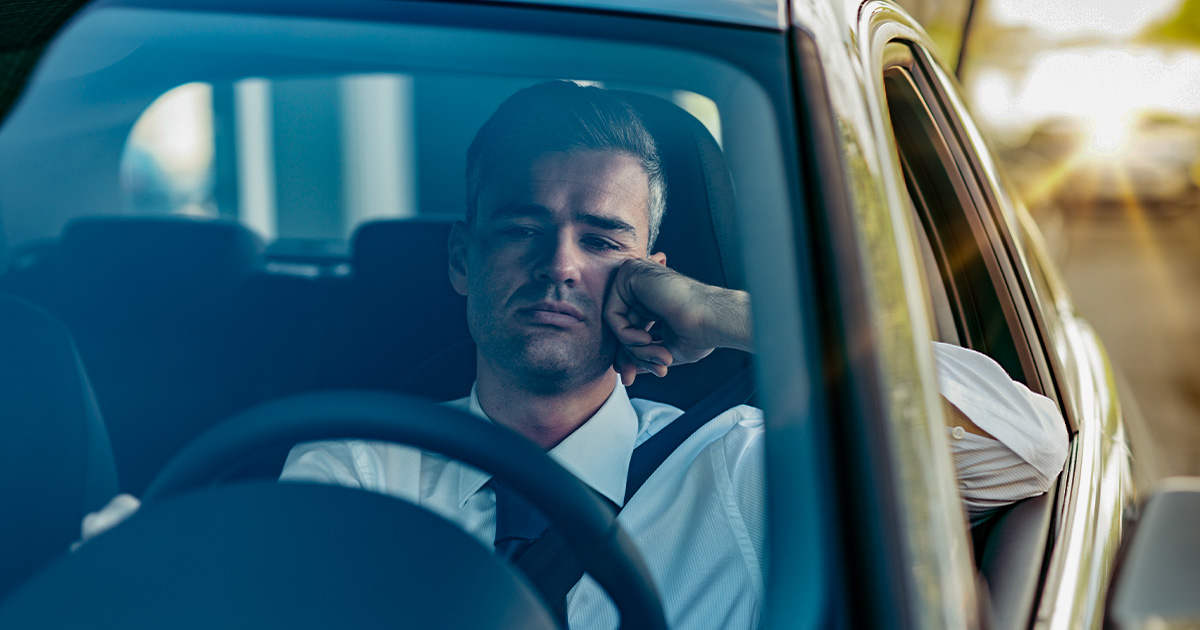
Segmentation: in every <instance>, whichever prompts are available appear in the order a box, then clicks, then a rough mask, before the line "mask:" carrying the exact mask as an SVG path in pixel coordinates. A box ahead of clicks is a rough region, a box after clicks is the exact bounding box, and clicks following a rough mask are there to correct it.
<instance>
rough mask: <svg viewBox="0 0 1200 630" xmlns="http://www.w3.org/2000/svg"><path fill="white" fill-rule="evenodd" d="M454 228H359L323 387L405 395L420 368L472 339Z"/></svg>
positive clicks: (407, 223) (379, 224)
mask: <svg viewBox="0 0 1200 630" xmlns="http://www.w3.org/2000/svg"><path fill="white" fill-rule="evenodd" d="M450 225H451V222H450V221H447V220H436V219H400V220H385V221H373V222H370V223H365V224H363V225H362V226H360V227H359V228H358V230H357V231H356V232H355V234H354V238H353V241H352V243H351V252H352V253H351V256H352V258H351V263H352V267H353V274H352V275H351V276H350V278H349V281H348V283H347V285H346V287H345V291H344V294H343V295H342V296H341V298H342V299H340V300H338V303H337V304H335V305H334V315H333V317H332V318H331V320H330V327H329V330H328V332H329V336H328V337H327V341H326V343H325V346H324V347H325V355H324V356H323V357H322V360H321V362H320V366H319V374H320V376H319V382H320V383H321V384H322V385H323V386H325V387H357V388H372V389H389V390H400V389H402V386H403V383H404V382H405V379H406V378H407V377H408V375H409V374H410V373H411V372H412V371H413V370H414V369H415V368H416V366H417V365H418V364H420V363H421V362H422V361H424V360H425V359H427V358H429V357H430V356H433V355H434V354H436V353H437V352H439V351H440V350H442V349H443V348H444V347H445V346H446V345H447V344H448V343H449V342H450V341H453V340H457V339H462V338H465V337H467V334H468V333H467V323H466V310H467V307H466V299H465V298H463V297H462V296H460V295H458V294H457V293H455V291H454V289H453V288H452V287H451V286H450V280H449V277H448V268H447V253H446V241H447V238H448V237H449V234H450Z"/></svg>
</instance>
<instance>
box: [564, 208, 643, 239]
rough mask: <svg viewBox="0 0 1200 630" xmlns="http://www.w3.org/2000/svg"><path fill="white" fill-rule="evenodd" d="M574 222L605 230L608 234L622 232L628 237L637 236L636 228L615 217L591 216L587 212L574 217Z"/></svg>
mask: <svg viewBox="0 0 1200 630" xmlns="http://www.w3.org/2000/svg"><path fill="white" fill-rule="evenodd" d="M575 220H576V221H579V222H580V223H584V224H586V225H590V226H592V227H594V228H597V229H600V230H607V231H609V232H622V233H625V234H628V235H630V236H637V228H635V227H633V226H632V225H630V224H629V223H626V222H625V221H622V220H620V219H618V218H616V217H606V216H601V215H598V214H591V213H589V212H580V213H577V214H576V215H575Z"/></svg>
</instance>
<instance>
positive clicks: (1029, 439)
mask: <svg viewBox="0 0 1200 630" xmlns="http://www.w3.org/2000/svg"><path fill="white" fill-rule="evenodd" d="M933 356H934V361H935V362H936V364H937V373H938V375H937V377H938V391H940V392H941V394H942V396H944V397H945V398H946V400H949V401H950V402H951V403H952V404H953V405H954V406H955V407H957V408H958V409H959V410H960V411H962V412H963V414H965V415H966V416H967V417H968V418H970V420H971V421H972V422H974V423H975V425H976V426H978V427H979V428H980V429H983V430H984V431H987V432H988V433H989V434H990V435H992V436H993V437H995V438H996V439H994V440H993V439H990V438H987V437H984V436H981V435H975V434H972V433H967V432H965V431H963V430H962V429H961V428H957V429H951V428H949V427H947V431H948V432H949V434H950V447H951V450H952V451H953V454H954V464H955V468H956V469H957V472H958V487H959V492H960V494H961V495H962V500H963V504H964V507H965V508H966V511H967V515H968V517H969V518H970V521H971V525H976V524H978V523H979V522H981V521H983V520H984V519H986V518H987V517H988V516H990V515H991V514H992V513H993V512H995V511H996V510H997V509H999V508H1001V507H1004V506H1005V505H1008V504H1010V503H1013V502H1015V501H1019V500H1021V499H1024V498H1028V497H1033V496H1037V495H1040V494H1043V493H1045V492H1046V491H1048V490H1049V489H1050V488H1051V487H1053V485H1054V482H1055V480H1056V479H1057V478H1058V473H1059V472H1060V471H1062V468H1063V464H1064V463H1065V462H1066V459H1067V447H1068V436H1067V428H1066V422H1065V421H1064V420H1063V416H1062V413H1061V412H1060V411H1059V409H1058V406H1057V405H1055V404H1054V402H1053V401H1051V400H1050V399H1049V398H1046V397H1045V396H1042V395H1040V394H1035V393H1033V392H1031V391H1029V389H1028V388H1027V387H1025V386H1024V385H1022V384H1021V383H1018V382H1016V381H1014V380H1012V379H1011V378H1009V376H1008V374H1007V373H1006V372H1005V371H1004V368H1002V367H1000V365H999V364H998V363H996V362H995V361H994V360H992V358H991V357H988V356H987V355H984V354H981V353H979V352H975V351H974V350H969V349H967V348H962V347H959V346H955V345H952V344H945V343H939V342H934V343H933Z"/></svg>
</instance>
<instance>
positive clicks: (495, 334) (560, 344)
mask: <svg viewBox="0 0 1200 630" xmlns="http://www.w3.org/2000/svg"><path fill="white" fill-rule="evenodd" d="M504 328H505V327H504V325H503V323H502V322H497V321H494V320H493V319H492V318H481V319H477V318H471V325H470V329H471V337H472V338H474V339H475V343H476V346H477V347H478V348H479V351H480V354H481V358H482V360H484V361H487V362H488V363H490V364H491V365H492V367H494V368H497V369H499V370H501V371H502V372H504V373H507V374H509V375H511V376H512V377H513V378H515V379H516V381H517V382H518V383H519V384H520V387H522V388H523V389H526V390H528V391H530V392H532V393H535V394H541V395H552V394H562V393H567V392H571V391H578V390H580V389H581V388H582V387H583V386H584V385H586V384H589V383H592V382H594V381H595V380H596V379H599V378H602V377H603V376H604V375H605V374H606V373H607V372H608V370H609V369H610V368H611V367H612V364H613V358H614V357H615V353H616V338H615V337H614V336H613V334H612V333H611V332H610V331H608V330H601V331H600V334H598V335H587V336H585V337H583V338H569V337H567V335H565V333H564V331H560V330H555V329H553V328H547V329H546V330H545V331H544V332H543V331H540V330H538V329H536V328H534V329H526V330H511V329H509V330H505V329H504Z"/></svg>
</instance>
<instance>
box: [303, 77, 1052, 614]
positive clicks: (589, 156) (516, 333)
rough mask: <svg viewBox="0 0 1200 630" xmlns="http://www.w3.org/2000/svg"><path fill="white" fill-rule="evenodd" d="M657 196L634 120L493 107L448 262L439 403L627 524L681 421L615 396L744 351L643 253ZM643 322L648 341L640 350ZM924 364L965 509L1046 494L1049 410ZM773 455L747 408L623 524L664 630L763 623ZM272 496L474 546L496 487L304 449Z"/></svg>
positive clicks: (600, 107)
mask: <svg viewBox="0 0 1200 630" xmlns="http://www.w3.org/2000/svg"><path fill="white" fill-rule="evenodd" d="M664 198H665V182H664V181H663V176H662V173H661V166H660V164H659V160H658V156H657V151H656V148H655V145H654V140H653V139H652V138H651V137H650V136H649V134H648V133H647V132H646V131H645V128H644V127H643V125H642V123H641V121H640V119H639V118H638V116H637V114H636V113H635V112H634V111H633V110H632V109H631V108H630V107H629V106H628V105H627V104H625V103H624V102H623V101H621V100H620V99H618V98H617V97H615V96H613V95H611V94H610V93H608V92H606V91H604V90H602V89H599V88H594V87H581V86H577V85H575V84H572V83H565V82H556V83H549V84H542V85H537V86H534V87H531V88H527V89H525V90H522V91H520V92H518V93H517V94H515V95H513V96H512V97H510V98H509V99H508V100H507V101H506V102H505V103H504V104H503V105H501V106H500V108H499V109H498V110H497V111H496V112H495V114H493V116H492V117H491V118H490V119H489V120H488V121H487V122H486V123H485V124H484V126H483V127H482V128H481V129H480V131H479V133H478V135H477V136H476V138H475V140H474V142H473V143H472V144H471V147H470V149H469V151H468V157H467V215H466V218H465V220H464V221H461V222H459V223H457V224H455V226H454V228H453V231H452V234H451V237H450V242H449V250H450V269H449V273H450V281H451V283H452V284H453V286H454V288H455V289H456V290H457V291H458V292H459V293H461V294H463V295H465V296H466V297H467V310H468V323H469V326H470V331H471V335H472V337H473V338H474V340H475V342H476V346H477V355H478V367H477V373H476V382H475V386H474V388H473V389H472V392H471V395H470V396H469V397H467V398H464V399H461V400H457V401H454V402H451V403H448V404H449V405H450V406H453V407H456V408H459V409H462V410H464V411H467V412H468V413H471V414H474V415H476V416H478V417H480V418H483V419H487V420H490V421H491V422H494V423H497V424H500V425H503V426H506V427H509V428H511V429H513V430H514V431H517V432H518V433H520V434H522V435H523V436H525V437H527V438H528V439H530V440H532V441H533V442H534V443H536V444H538V445H539V446H541V447H542V448H544V449H547V450H548V451H549V454H550V455H551V456H552V457H554V458H555V459H557V460H558V461H559V462H560V463H561V464H563V465H564V466H565V467H566V468H568V469H569V470H571V471H572V472H573V473H575V474H576V475H577V476H579V477H580V478H581V479H582V480H583V481H584V482H586V483H588V484H589V485H590V486H591V487H592V488H594V489H595V490H596V491H597V492H599V493H600V494H602V495H604V496H605V497H607V498H608V499H610V500H612V501H613V502H614V503H616V504H617V505H622V504H623V503H624V498H625V482H626V473H627V468H628V464H629V457H630V454H631V452H632V451H633V449H634V448H635V447H636V446H637V445H638V444H640V443H641V442H643V441H645V440H646V439H647V438H648V437H650V436H652V435H653V434H654V433H656V432H657V431H658V430H659V429H661V428H662V427H663V426H665V425H666V424H669V423H670V422H671V421H672V420H673V419H675V418H676V417H678V416H679V414H680V413H681V412H680V411H679V410H678V409H675V408H673V407H670V406H669V405H665V404H661V403H655V402H651V401H644V400H630V399H629V398H628V396H627V395H626V393H625V385H628V384H630V383H632V382H633V381H634V379H635V378H637V376H638V375H639V374H646V373H654V374H657V375H659V376H661V375H664V374H666V372H667V370H669V369H670V367H671V366H673V365H678V364H682V363H688V362H692V361H697V360H700V359H702V358H704V357H705V356H706V355H707V354H708V353H709V352H711V351H712V349H713V348H717V347H731V348H739V349H742V350H747V351H750V350H753V339H752V334H751V327H750V321H751V320H750V303H749V298H748V296H747V295H746V294H745V293H744V292H740V291H733V290H729V289H723V288H719V287H712V286H707V285H704V284H701V283H699V282H696V281H694V280H691V279H688V278H686V277H684V276H682V275H680V274H678V273H675V272H673V271H671V270H670V269H668V268H667V267H666V266H665V263H666V256H665V255H664V254H662V253H651V252H652V251H653V249H652V245H653V243H654V239H655V236H656V234H657V231H658V225H659V223H660V222H661V220H662V216H663V212H664ZM653 322H659V325H660V327H661V329H662V337H661V339H660V340H655V339H654V338H652V337H651V335H650V333H648V332H647V329H648V327H649V325H650V324H651V323H653ZM935 355H936V356H937V358H938V367H939V378H940V379H941V381H940V383H941V389H942V391H943V394H944V395H946V396H947V398H948V399H949V400H950V402H951V403H952V404H953V405H954V409H955V410H956V411H955V413H954V414H952V417H953V418H954V420H953V421H952V422H953V423H954V424H955V426H956V428H955V429H954V430H953V433H952V435H953V436H954V437H955V438H957V439H955V440H952V442H953V443H954V445H955V453H956V463H957V466H958V468H959V475H960V479H964V480H966V481H967V483H966V485H965V486H964V488H963V489H964V499H965V501H966V503H967V507H968V510H969V511H971V513H972V514H977V513H983V512H985V511H986V510H988V509H990V508H993V507H995V506H997V505H1003V504H1005V503H1007V502H1011V501H1014V500H1017V499H1020V498H1024V497H1025V496H1031V495H1033V494H1039V493H1041V492H1044V491H1045V490H1046V489H1047V488H1048V487H1049V485H1050V484H1051V483H1053V480H1054V478H1055V476H1056V475H1057V473H1058V471H1059V470H1060V469H1061V466H1062V462H1063V459H1064V458H1065V453H1066V435H1065V429H1064V427H1063V423H1062V419H1061V417H1060V416H1059V415H1058V411H1057V409H1056V408H1055V406H1054V405H1053V403H1051V402H1050V401H1048V400H1046V399H1044V398H1041V397H1038V396H1036V395H1034V394H1031V393H1029V392H1028V390H1025V389H1024V388H1023V387H1022V386H1020V385H1019V384H1016V383H1013V382H1012V381H1011V380H1010V379H1009V378H1008V377H1007V375H1005V374H1004V372H1003V370H1001V369H1000V368H999V366H998V365H996V364H995V363H994V362H992V361H991V360H990V359H988V358H987V357H983V356H982V355H978V354H976V353H972V352H970V351H967V350H963V349H960V348H954V347H950V346H945V345H942V344H939V345H938V347H937V348H936V349H935ZM981 392H984V393H982V394H981ZM958 410H961V411H958ZM968 418H970V419H968ZM989 434H991V435H989ZM763 435H764V433H763V429H762V413H761V411H759V410H757V409H754V408H751V407H747V406H739V407H737V408H734V409H731V410H729V411H727V412H725V413H723V414H720V415H719V416H718V417H717V418H715V419H713V420H712V421H711V422H709V423H708V424H706V425H705V426H704V427H702V428H701V429H700V430H699V431H697V432H696V433H695V434H694V435H693V436H692V437H691V438H690V439H689V440H688V441H687V442H685V443H684V444H683V445H682V446H681V447H680V448H679V449H677V451H676V452H675V453H674V454H673V455H672V456H671V457H670V458H669V459H668V460H667V461H666V462H664V463H663V465H662V466H661V467H660V468H659V469H658V471H657V472H656V473H655V475H654V476H653V477H651V479H650V480H648V481H647V482H646V484H645V485H644V486H643V487H642V488H641V490H639V491H638V493H637V494H635V495H634V496H633V497H632V498H631V499H630V501H629V504H628V505H625V506H623V510H622V512H621V514H620V521H621V523H622V525H623V526H624V527H625V528H626V529H627V530H628V531H629V532H630V534H631V535H632V537H633V539H634V540H635V541H636V542H638V543H639V547H640V550H641V551H642V553H643V555H644V556H645V559H646V562H647V565H648V566H649V568H650V571H651V573H652V574H653V575H654V578H655V580H656V582H657V584H658V587H659V590H660V592H661V594H662V596H663V600H664V606H665V609H666V613H667V619H668V622H669V623H670V625H671V627H675V628H746V627H753V626H756V625H757V624H758V621H759V616H760V613H761V607H762V602H763V583H764V577H765V523H764V514H763V509H764V508H763V506H764V505H765V501H764V499H765V478H764V474H765V473H764V469H763V452H764V448H763ZM991 436H994V437H995V438H998V439H999V441H997V439H992V437H991ZM281 479H282V480H308V481H319V482H325V483H335V484H341V485H346V486H351V487H360V488H364V489H369V490H374V491H378V492H382V493H386V494H391V495H394V496H398V497H401V498H405V499H408V500H411V501H415V502H417V503H419V504H421V505H423V506H425V507H427V508H428V509H430V510H433V511H435V512H437V513H439V514H442V515H443V516H445V517H446V518H448V519H450V520H452V521H455V522H457V523H459V524H460V525H462V527H463V528H464V529H465V530H466V531H468V532H470V533H472V534H473V535H475V536H476V537H478V538H479V539H480V541H481V542H483V543H484V544H487V545H490V544H493V541H494V540H495V538H494V537H495V536H496V530H497V523H496V519H497V510H496V505H497V499H496V496H495V490H494V488H495V486H493V484H492V483H490V480H489V476H488V475H486V474H484V473H481V472H478V471H476V470H473V469H471V468H468V467H465V466H461V465H459V464H457V463H456V462H451V461H447V460H446V459H444V458H441V457H438V456H436V455H431V454H427V453H421V452H418V451H416V450H414V449H411V448H408V447H403V446H399V445H394V444H386V443H379V442H368V441H360V440H349V441H336V442H318V443H310V444H302V445H299V446H297V447H296V448H295V449H294V450H293V451H292V453H291V455H290V456H289V458H288V462H287V464H286V466H285V468H284V471H283V475H282V476H281ZM567 603H568V607H567V611H568V619H569V623H570V626H571V627H572V628H611V627H616V625H617V616H616V613H615V611H614V609H613V608H612V607H611V605H610V604H609V603H608V602H607V599H606V597H605V596H604V595H602V593H601V592H600V590H599V588H598V586H597V585H596V584H595V583H594V582H592V581H591V580H590V579H589V578H587V577H585V578H584V579H583V580H582V581H581V582H580V583H579V584H577V585H576V586H575V588H574V589H573V590H572V591H571V592H570V594H569V595H568V598H567Z"/></svg>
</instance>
